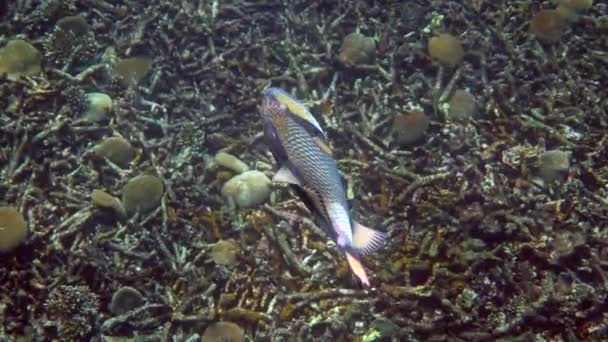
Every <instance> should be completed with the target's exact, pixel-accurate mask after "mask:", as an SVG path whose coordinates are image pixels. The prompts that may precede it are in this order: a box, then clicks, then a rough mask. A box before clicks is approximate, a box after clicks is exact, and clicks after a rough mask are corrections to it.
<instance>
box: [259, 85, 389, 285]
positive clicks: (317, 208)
mask: <svg viewBox="0 0 608 342" xmlns="http://www.w3.org/2000/svg"><path fill="white" fill-rule="evenodd" d="M261 115H262V122H263V125H264V135H265V137H266V140H267V142H268V144H269V146H270V149H271V151H272V153H273V155H274V157H275V159H276V160H277V162H278V163H279V164H280V166H281V168H280V169H279V171H278V172H277V174H276V175H275V176H274V178H273V181H276V182H286V183H290V184H292V185H294V186H295V187H296V189H297V192H298V194H300V197H301V198H302V199H303V200H304V202H305V204H306V205H307V207H308V208H309V209H310V210H311V212H313V215H315V217H316V219H317V220H318V221H321V225H322V226H325V230H327V231H328V233H329V235H330V236H331V238H332V239H334V240H335V241H336V244H337V245H338V247H339V248H340V249H341V250H342V251H344V253H345V256H346V259H347V261H348V263H349V265H350V267H351V269H352V270H353V272H354V273H355V275H357V277H359V279H360V280H361V282H362V283H363V284H365V285H367V286H369V280H368V278H367V275H366V274H365V270H364V268H363V266H362V264H361V262H360V257H359V256H360V255H362V254H367V253H370V252H372V251H374V250H376V249H377V248H379V247H380V246H382V244H383V242H384V237H385V236H384V234H383V233H381V232H378V231H375V230H373V229H370V228H367V227H365V226H363V225H361V224H359V223H357V222H355V221H353V220H352V219H351V215H350V212H349V209H348V202H347V199H346V191H345V189H344V184H343V183H342V179H341V177H340V173H339V171H338V165H337V163H336V161H335V159H334V158H333V157H332V153H331V149H330V148H329V145H328V143H327V135H326V134H325V132H324V131H323V130H322V128H321V126H320V125H319V123H318V121H317V120H316V119H315V118H314V116H313V115H312V114H311V113H310V112H309V111H308V109H306V107H305V106H304V105H303V104H302V103H300V102H299V101H298V100H296V99H295V98H293V97H292V96H290V95H289V94H288V93H287V92H285V91H284V90H282V89H280V88H270V89H268V90H266V91H265V92H264V99H263V103H262V108H261Z"/></svg>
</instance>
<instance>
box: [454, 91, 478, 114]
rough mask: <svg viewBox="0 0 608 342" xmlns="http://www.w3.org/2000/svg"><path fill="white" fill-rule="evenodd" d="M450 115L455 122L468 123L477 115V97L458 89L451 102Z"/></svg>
mask: <svg viewBox="0 0 608 342" xmlns="http://www.w3.org/2000/svg"><path fill="white" fill-rule="evenodd" d="M448 104H449V109H448V114H449V117H450V119H452V120H454V121H467V120H469V119H470V118H473V117H475V115H476V114H477V102H475V97H474V96H473V95H471V93H469V92H468V91H466V90H463V89H457V90H456V91H454V94H452V97H451V98H450V101H449V103H448Z"/></svg>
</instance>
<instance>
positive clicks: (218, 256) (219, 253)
mask: <svg viewBox="0 0 608 342" xmlns="http://www.w3.org/2000/svg"><path fill="white" fill-rule="evenodd" d="M240 252H241V249H240V246H239V244H238V243H237V242H236V241H234V240H232V239H229V240H220V241H218V242H216V243H214V244H213V245H212V247H211V252H210V256H211V259H213V261H214V262H215V263H216V264H218V265H225V266H230V265H234V264H236V262H237V259H238V256H239V254H240Z"/></svg>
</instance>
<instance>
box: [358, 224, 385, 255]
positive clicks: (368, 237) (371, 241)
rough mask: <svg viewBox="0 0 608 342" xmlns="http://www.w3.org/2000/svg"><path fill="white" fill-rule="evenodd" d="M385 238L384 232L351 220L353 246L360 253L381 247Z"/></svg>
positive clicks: (371, 251) (368, 252)
mask: <svg viewBox="0 0 608 342" xmlns="http://www.w3.org/2000/svg"><path fill="white" fill-rule="evenodd" d="M385 238H386V234H384V233H382V232H379V231H377V230H374V229H371V228H368V227H366V226H364V225H362V224H360V223H358V222H356V221H353V247H354V248H355V249H356V250H357V251H358V252H359V253H361V254H362V255H367V254H370V253H373V252H374V251H376V250H377V249H378V248H380V247H382V245H384V239H385Z"/></svg>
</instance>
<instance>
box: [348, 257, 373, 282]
mask: <svg viewBox="0 0 608 342" xmlns="http://www.w3.org/2000/svg"><path fill="white" fill-rule="evenodd" d="M344 254H345V255H346V261H348V265H349V266H350V269H351V270H352V271H353V273H354V274H355V275H356V276H357V278H359V280H361V283H363V285H365V286H367V287H369V286H370V285H369V279H367V274H365V269H364V268H363V265H362V264H361V261H360V260H359V259H358V258H355V257H354V256H353V255H352V254H350V253H349V252H344Z"/></svg>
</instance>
